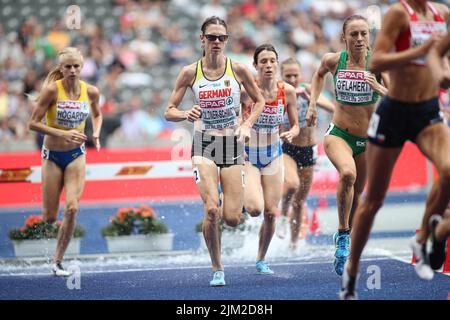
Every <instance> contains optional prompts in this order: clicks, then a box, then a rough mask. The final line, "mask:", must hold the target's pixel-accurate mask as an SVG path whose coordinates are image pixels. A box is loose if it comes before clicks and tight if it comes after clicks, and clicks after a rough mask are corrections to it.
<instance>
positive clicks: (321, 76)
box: [306, 52, 340, 127]
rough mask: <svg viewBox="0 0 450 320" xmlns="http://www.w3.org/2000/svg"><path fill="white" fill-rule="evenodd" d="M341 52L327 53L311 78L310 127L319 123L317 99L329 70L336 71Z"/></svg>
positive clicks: (308, 120) (307, 119)
mask: <svg viewBox="0 0 450 320" xmlns="http://www.w3.org/2000/svg"><path fill="white" fill-rule="evenodd" d="M339 57H340V53H339V52H337V53H327V54H325V55H324V56H323V58H322V61H321V63H320V66H319V68H318V69H317V71H316V72H315V73H314V75H313V78H312V80H311V99H310V101H309V108H308V112H307V114H306V123H307V124H308V126H309V127H312V126H315V125H316V124H317V107H316V105H317V100H318V98H319V95H320V93H321V92H322V89H323V84H324V82H325V76H326V74H327V73H328V72H331V73H333V72H335V71H336V68H337V65H338V63H339Z"/></svg>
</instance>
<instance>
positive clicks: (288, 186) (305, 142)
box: [277, 58, 334, 250]
mask: <svg viewBox="0 0 450 320" xmlns="http://www.w3.org/2000/svg"><path fill="white" fill-rule="evenodd" d="M281 77H282V79H283V80H284V81H286V82H287V83H289V84H290V85H292V86H293V87H294V88H295V91H296V95H297V112H298V122H299V126H300V133H299V134H298V135H297V136H296V137H294V138H293V139H292V141H291V142H287V141H284V142H283V147H282V148H283V162H284V192H283V199H282V204H281V217H280V219H279V221H278V222H277V235H278V236H279V237H280V238H284V237H285V236H286V231H287V230H286V229H287V224H288V223H287V219H288V212H289V208H291V204H292V211H291V214H290V215H289V222H290V226H291V240H290V243H289V248H291V249H293V250H295V249H296V248H297V241H298V238H299V233H300V226H301V222H302V217H303V214H305V211H304V209H305V208H306V198H307V197H308V194H309V190H310V188H311V184H312V180H313V174H314V165H315V164H316V161H317V146H316V141H315V137H314V134H315V128H314V127H308V126H307V124H306V113H307V112H308V106H309V98H310V96H309V95H310V93H311V85H310V84H309V83H304V82H301V79H302V76H301V67H300V63H299V62H298V61H297V60H296V59H294V58H288V59H286V60H284V61H283V62H282V63H281ZM317 103H318V105H319V107H321V108H323V109H324V110H327V111H329V112H334V105H333V103H332V102H331V101H330V100H328V99H327V98H326V97H325V96H323V95H322V94H321V95H320V96H319V99H318V101H317ZM289 129H290V124H289V119H288V117H287V115H286V114H285V117H284V121H283V126H282V128H281V130H282V131H286V130H289Z"/></svg>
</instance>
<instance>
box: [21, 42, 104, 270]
mask: <svg viewBox="0 0 450 320" xmlns="http://www.w3.org/2000/svg"><path fill="white" fill-rule="evenodd" d="M82 67H83V56H82V55H81V53H80V52H79V51H78V50H77V49H76V48H70V47H69V48H66V49H64V50H62V51H61V52H60V53H59V64H58V66H56V67H55V68H54V69H53V70H52V71H51V72H50V73H49V75H48V76H47V78H46V79H45V81H44V84H43V85H42V91H41V93H40V95H39V98H38V99H37V106H36V108H35V109H34V111H33V114H32V115H31V119H30V121H29V127H30V129H31V130H34V131H37V132H40V133H43V134H45V138H44V143H43V145H42V195H43V216H44V221H46V222H47V223H54V222H55V221H56V219H57V215H58V209H59V199H60V196H61V192H62V189H63V187H64V189H65V192H66V205H65V210H64V218H63V221H62V225H61V227H60V230H59V234H58V244H57V247H56V252H55V256H54V258H53V260H54V264H53V266H52V270H53V273H54V274H55V275H57V276H68V275H70V273H69V272H68V271H66V270H64V268H63V267H62V265H61V261H62V259H63V256H64V253H65V251H66V249H67V246H68V245H69V242H70V239H71V237H72V235H73V232H74V229H75V225H76V216H77V212H78V207H79V201H80V198H81V195H82V193H83V189H84V181H85V175H86V157H85V153H86V151H85V147H84V143H85V141H86V139H87V137H86V135H85V134H84V127H85V123H86V118H87V117H88V116H89V115H90V114H91V113H92V124H93V140H94V144H95V146H96V148H97V151H98V150H100V140H99V139H100V130H101V125H102V114H101V112H100V107H99V91H98V89H97V88H96V87H94V86H91V85H89V84H87V83H86V82H84V81H81V80H80V72H81V69H82ZM44 116H45V119H46V123H45V124H44V123H42V122H41V120H42V119H43V118H44Z"/></svg>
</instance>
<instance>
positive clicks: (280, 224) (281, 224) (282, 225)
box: [277, 216, 289, 239]
mask: <svg viewBox="0 0 450 320" xmlns="http://www.w3.org/2000/svg"><path fill="white" fill-rule="evenodd" d="M288 225H289V221H288V217H286V216H281V217H279V218H278V221H277V236H278V238H280V239H284V238H286V234H287V229H288Z"/></svg>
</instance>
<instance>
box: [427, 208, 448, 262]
mask: <svg viewBox="0 0 450 320" xmlns="http://www.w3.org/2000/svg"><path fill="white" fill-rule="evenodd" d="M441 221H442V217H441V216H440V215H438V214H433V215H432V216H431V217H430V221H429V225H430V233H431V242H432V246H431V251H430V253H429V255H428V258H429V260H430V266H431V269H433V270H438V269H440V268H441V267H442V265H443V264H444V261H445V257H446V248H447V246H446V241H445V240H444V241H442V242H439V241H437V240H436V227H437V225H438V224H439V223H440V222H441Z"/></svg>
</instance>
